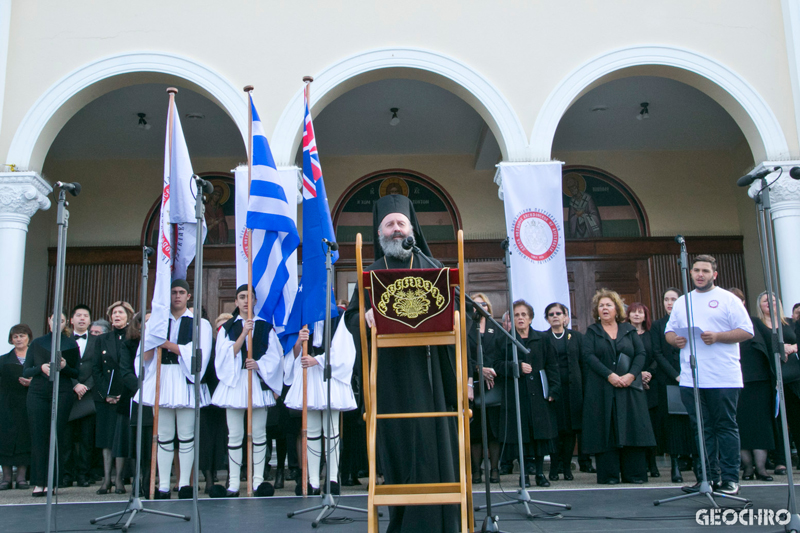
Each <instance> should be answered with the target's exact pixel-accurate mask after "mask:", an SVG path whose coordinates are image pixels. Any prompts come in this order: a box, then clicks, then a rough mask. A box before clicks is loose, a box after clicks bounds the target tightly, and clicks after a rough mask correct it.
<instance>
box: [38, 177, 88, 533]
mask: <svg viewBox="0 0 800 533" xmlns="http://www.w3.org/2000/svg"><path fill="white" fill-rule="evenodd" d="M59 184H60V182H59ZM59 184H56V185H57V186H58V185H59ZM78 191H80V188H78ZM74 194H77V193H74ZM67 205H69V204H68V203H67V194H66V188H64V187H61V188H60V189H59V191H58V213H57V218H56V222H57V224H58V251H57V255H56V279H55V290H54V291H53V293H54V294H53V317H52V318H51V319H50V333H51V335H52V340H51V343H50V376H49V379H50V383H51V384H52V387H53V389H52V390H53V399H52V403H51V408H50V448H49V451H48V458H47V506H46V509H45V531H46V532H47V533H50V531H52V522H53V492H54V491H55V485H54V484H53V477H54V471H55V461H56V449H57V447H58V436H57V428H56V425H57V424H56V422H57V417H58V389H59V383H60V377H61V309H62V307H63V305H64V270H65V266H64V264H65V260H66V253H67V228H68V227H69V211H67V209H66V206H67ZM64 451H66V450H64ZM62 453H64V452H62ZM59 473H60V472H59Z"/></svg>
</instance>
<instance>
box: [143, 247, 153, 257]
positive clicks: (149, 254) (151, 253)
mask: <svg viewBox="0 0 800 533" xmlns="http://www.w3.org/2000/svg"><path fill="white" fill-rule="evenodd" d="M154 252H155V250H153V249H152V248H150V247H149V246H145V247H144V253H145V254H147V257H150V256H151V255H153V253H154Z"/></svg>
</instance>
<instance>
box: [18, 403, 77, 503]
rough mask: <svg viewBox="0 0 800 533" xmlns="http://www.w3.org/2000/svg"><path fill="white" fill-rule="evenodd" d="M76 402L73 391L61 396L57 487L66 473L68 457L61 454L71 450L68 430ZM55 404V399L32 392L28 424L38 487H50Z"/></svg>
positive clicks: (33, 473)
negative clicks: (48, 476)
mask: <svg viewBox="0 0 800 533" xmlns="http://www.w3.org/2000/svg"><path fill="white" fill-rule="evenodd" d="M74 398H75V393H73V392H72V389H65V390H63V391H61V392H60V393H59V395H58V413H57V417H56V436H57V438H58V449H57V450H56V472H55V476H54V477H53V483H54V485H58V482H59V481H60V478H61V475H62V472H63V467H64V465H63V458H64V454H63V453H58V452H61V451H62V450H65V449H66V448H67V444H68V443H67V439H66V427H67V422H68V421H69V412H70V410H71V409H72V402H73V400H74ZM51 402H52V398H51V397H50V396H47V395H40V394H36V393H33V392H32V391H31V392H28V400H27V408H28V422H29V424H30V427H31V484H33V485H34V486H38V487H45V486H47V463H48V457H49V452H50V409H51V406H52V403H51Z"/></svg>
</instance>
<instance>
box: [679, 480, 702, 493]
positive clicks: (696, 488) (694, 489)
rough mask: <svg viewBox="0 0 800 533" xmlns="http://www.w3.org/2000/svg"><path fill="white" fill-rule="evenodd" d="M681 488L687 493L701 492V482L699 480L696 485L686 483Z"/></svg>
mask: <svg viewBox="0 0 800 533" xmlns="http://www.w3.org/2000/svg"><path fill="white" fill-rule="evenodd" d="M681 490H682V491H683V492H685V493H687V494H691V493H693V492H700V482H699V481H698V482H697V483H695V484H694V485H685V486H683V487H681Z"/></svg>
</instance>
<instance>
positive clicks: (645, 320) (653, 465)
mask: <svg viewBox="0 0 800 533" xmlns="http://www.w3.org/2000/svg"><path fill="white" fill-rule="evenodd" d="M627 314H628V317H627V318H626V319H625V322H627V323H629V324H630V325H632V326H633V327H635V328H636V333H638V334H639V338H640V339H642V344H644V351H645V353H646V354H647V357H646V359H645V363H644V370H642V385H643V386H644V391H645V396H646V397H647V411H648V412H649V413H650V425H651V426H653V435H654V436H655V438H656V443H657V442H658V433H659V428H660V427H661V421H660V420H659V411H658V390H657V389H656V388H655V384H653V386H652V387H651V386H650V383H651V381H652V380H653V375H654V374H656V373H657V372H656V369H657V368H658V363H657V362H656V359H655V357H654V356H653V343H652V336H651V335H650V327H651V326H652V319H651V318H650V309H648V308H647V306H646V305H644V304H643V303H642V302H634V303H632V304H630V305H629V306H628V313H627ZM645 453H646V455H647V468H648V470H650V477H661V473H660V472H659V471H658V463H657V462H656V456H657V455H658V450H657V447H655V446H654V447H653V448H648V449H647V451H646V452H645Z"/></svg>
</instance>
